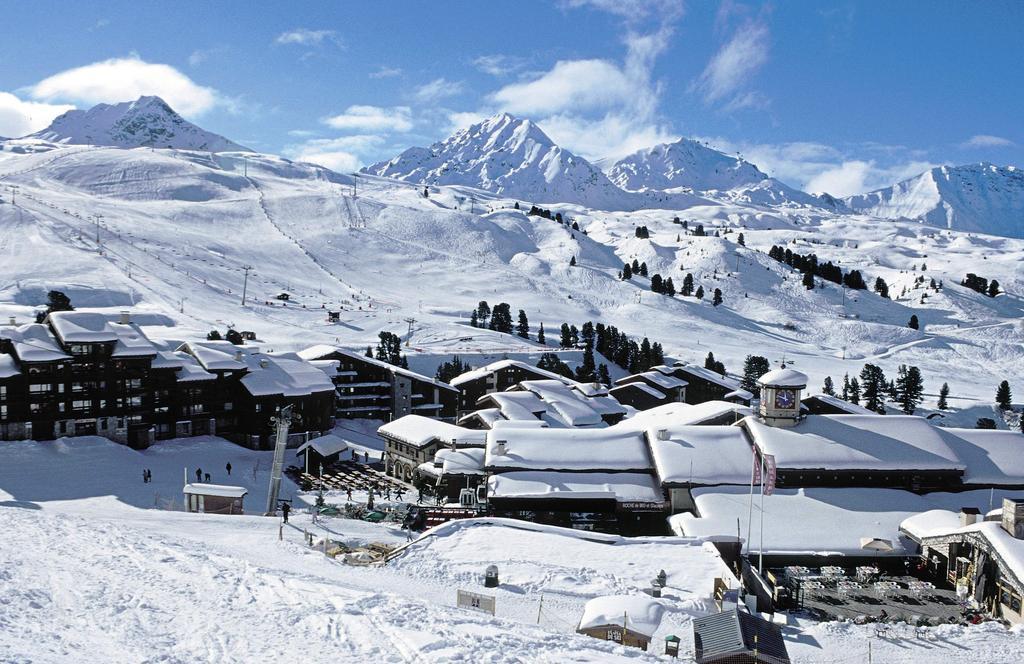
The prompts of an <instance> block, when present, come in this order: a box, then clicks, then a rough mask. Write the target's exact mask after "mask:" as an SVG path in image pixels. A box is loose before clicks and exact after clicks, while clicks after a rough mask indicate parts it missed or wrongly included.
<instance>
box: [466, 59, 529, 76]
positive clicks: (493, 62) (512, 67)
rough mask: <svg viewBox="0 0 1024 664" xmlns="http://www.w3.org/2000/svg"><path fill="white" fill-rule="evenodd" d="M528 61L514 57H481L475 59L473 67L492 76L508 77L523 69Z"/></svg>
mask: <svg viewBox="0 0 1024 664" xmlns="http://www.w3.org/2000/svg"><path fill="white" fill-rule="evenodd" d="M525 64H526V61H525V60H524V59H523V58H517V57H515V56H512V55H500V54H497V55H481V56H480V57H477V58H474V59H473V66H474V67H476V68H477V69H478V70H480V71H482V72H483V73H485V74H490V75H491V76H507V75H508V74H511V73H513V72H515V71H518V70H520V69H522V68H523V66H524V65H525Z"/></svg>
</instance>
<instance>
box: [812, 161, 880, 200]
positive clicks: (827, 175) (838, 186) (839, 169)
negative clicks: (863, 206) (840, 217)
mask: <svg viewBox="0 0 1024 664" xmlns="http://www.w3.org/2000/svg"><path fill="white" fill-rule="evenodd" d="M874 166H875V164H874V162H867V161H860V160H853V161H844V162H843V163H841V164H839V165H838V166H835V167H833V168H829V169H828V170H825V171H822V172H821V173H819V174H817V175H816V176H814V177H813V178H811V179H810V180H809V181H808V182H807V185H806V189H807V191H810V192H814V193H818V192H823V191H827V192H828V193H830V194H832V195H833V196H850V195H853V194H859V193H862V192H864V191H867V190H868V185H867V180H868V178H869V176H870V175H871V170H872V169H873V168H874Z"/></svg>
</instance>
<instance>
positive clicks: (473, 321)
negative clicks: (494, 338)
mask: <svg viewBox="0 0 1024 664" xmlns="http://www.w3.org/2000/svg"><path fill="white" fill-rule="evenodd" d="M479 325H480V318H479V317H478V316H477V313H476V309H474V310H473V311H471V312H470V314H469V326H470V327H479Z"/></svg>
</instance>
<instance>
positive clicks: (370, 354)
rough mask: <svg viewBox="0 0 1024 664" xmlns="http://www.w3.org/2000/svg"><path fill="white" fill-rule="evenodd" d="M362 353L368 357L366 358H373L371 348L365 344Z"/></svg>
mask: <svg viewBox="0 0 1024 664" xmlns="http://www.w3.org/2000/svg"><path fill="white" fill-rule="evenodd" d="M364 354H365V355H366V357H368V358H370V359H371V360H372V359H373V348H371V347H370V346H367V347H366V353H364Z"/></svg>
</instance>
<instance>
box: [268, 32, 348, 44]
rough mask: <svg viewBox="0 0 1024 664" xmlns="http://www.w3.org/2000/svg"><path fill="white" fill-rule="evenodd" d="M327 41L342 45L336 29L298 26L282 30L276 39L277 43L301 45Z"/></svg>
mask: <svg viewBox="0 0 1024 664" xmlns="http://www.w3.org/2000/svg"><path fill="white" fill-rule="evenodd" d="M325 42H331V43H334V44H337V45H338V46H341V45H342V42H341V39H340V38H339V37H338V33H337V32H335V31H334V30H309V29H307V28H296V29H294V30H288V31H287V32H282V33H281V34H279V35H278V36H277V37H276V38H275V39H274V43H276V44H299V45H301V46H320V45H321V44H323V43H325Z"/></svg>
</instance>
